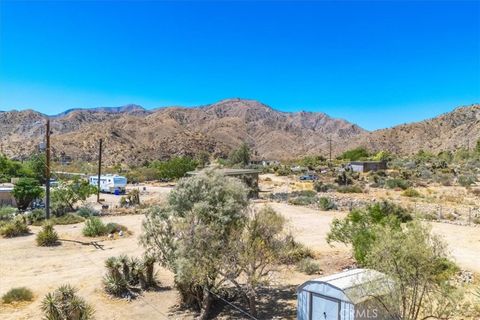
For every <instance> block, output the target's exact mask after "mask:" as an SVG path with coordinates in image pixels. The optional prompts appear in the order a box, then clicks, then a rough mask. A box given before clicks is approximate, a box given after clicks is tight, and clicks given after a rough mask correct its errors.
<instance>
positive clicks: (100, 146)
mask: <svg viewBox="0 0 480 320" xmlns="http://www.w3.org/2000/svg"><path fill="white" fill-rule="evenodd" d="M102 142H103V139H100V141H99V150H98V180H97V189H98V190H97V202H100V176H101V175H102Z"/></svg>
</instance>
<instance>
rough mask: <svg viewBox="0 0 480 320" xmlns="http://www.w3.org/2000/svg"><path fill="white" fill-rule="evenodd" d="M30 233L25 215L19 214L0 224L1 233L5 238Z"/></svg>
mask: <svg viewBox="0 0 480 320" xmlns="http://www.w3.org/2000/svg"><path fill="white" fill-rule="evenodd" d="M29 233H30V228H29V227H28V225H27V222H26V219H25V217H23V216H17V217H15V218H14V219H13V220H10V221H7V222H2V223H1V224H0V235H1V236H2V237H4V238H13V237H19V236H24V235H27V234H29Z"/></svg>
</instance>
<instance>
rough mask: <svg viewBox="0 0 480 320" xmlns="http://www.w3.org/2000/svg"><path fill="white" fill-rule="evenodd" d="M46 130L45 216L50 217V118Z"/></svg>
mask: <svg viewBox="0 0 480 320" xmlns="http://www.w3.org/2000/svg"><path fill="white" fill-rule="evenodd" d="M46 129H47V130H46V132H45V142H46V148H45V164H46V166H45V179H46V182H45V216H46V218H47V219H50V119H47V128H46Z"/></svg>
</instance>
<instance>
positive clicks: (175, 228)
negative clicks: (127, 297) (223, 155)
mask: <svg viewBox="0 0 480 320" xmlns="http://www.w3.org/2000/svg"><path fill="white" fill-rule="evenodd" d="M247 207H248V200H247V189H246V187H245V186H244V185H243V184H242V183H241V182H240V181H239V180H238V179H235V178H229V177H224V176H223V175H221V174H219V173H217V172H215V171H209V170H207V171H205V172H203V173H201V174H199V175H197V176H194V177H190V178H185V179H181V180H180V181H179V183H178V184H177V187H176V188H175V189H174V190H173V191H172V192H171V193H170V194H169V196H168V199H167V203H166V204H165V205H164V206H161V207H156V208H153V209H151V210H150V211H149V212H148V213H147V216H146V219H145V221H144V224H143V233H142V237H141V241H142V243H143V245H144V246H145V247H146V250H147V254H150V255H152V256H154V257H155V258H156V260H157V261H158V262H159V263H160V264H162V265H163V266H164V267H166V268H168V269H170V270H171V271H172V272H173V273H174V275H175V284H176V286H177V288H178V289H179V292H180V295H181V298H182V300H183V302H184V303H185V304H187V305H189V306H194V307H197V308H199V309H200V310H201V315H200V319H206V318H207V316H208V313H209V310H210V307H211V305H212V302H213V296H212V292H213V293H215V294H217V293H218V292H219V291H220V290H221V289H222V288H223V287H224V286H225V285H226V284H227V283H228V280H229V277H228V276H226V275H230V274H235V273H236V271H233V270H232V269H235V268H238V267H239V266H238V265H237V264H235V263H232V260H231V259H227V258H226V257H229V256H231V252H234V251H236V250H237V248H236V247H235V246H236V244H237V242H238V238H239V236H240V235H241V233H242V230H243V228H244V226H245V224H246V221H247Z"/></svg>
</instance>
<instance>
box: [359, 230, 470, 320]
mask: <svg viewBox="0 0 480 320" xmlns="http://www.w3.org/2000/svg"><path fill="white" fill-rule="evenodd" d="M374 230H375V231H374V232H375V233H376V235H377V237H376V238H375V240H374V241H373V243H372V244H371V246H370V248H369V252H368V254H367V255H366V257H365V260H364V265H365V266H366V267H368V268H371V269H374V270H377V271H380V272H382V273H383V274H385V275H386V276H387V277H388V281H385V282H384V283H383V285H385V287H387V289H386V290H383V291H380V292H381V294H379V295H374V296H373V299H374V300H375V301H377V302H379V305H380V306H381V309H383V310H382V311H383V312H382V313H383V314H385V315H386V317H387V318H389V319H398V320H420V319H429V318H432V319H449V318H450V317H451V316H452V315H453V314H454V313H456V312H458V311H460V310H462V297H461V295H460V294H459V292H458V290H456V288H455V287H453V286H452V285H451V282H450V281H449V280H451V278H452V276H453V275H454V274H455V273H456V272H457V271H458V268H457V267H456V266H455V264H454V263H452V262H451V261H450V260H449V259H448V255H447V246H446V244H445V243H444V242H443V241H442V240H441V239H440V238H439V237H438V236H436V235H434V234H432V233H431V231H430V228H429V227H428V226H426V225H422V224H421V223H419V222H409V223H407V224H406V225H405V226H404V227H403V228H401V229H398V228H391V227H390V226H381V225H377V226H375V227H374ZM367 290H368V288H367Z"/></svg>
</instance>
